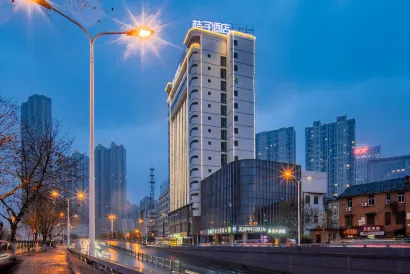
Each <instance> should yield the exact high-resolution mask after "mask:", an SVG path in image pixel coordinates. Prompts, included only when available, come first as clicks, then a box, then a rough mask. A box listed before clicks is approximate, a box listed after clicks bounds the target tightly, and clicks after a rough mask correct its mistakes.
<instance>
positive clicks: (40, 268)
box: [13, 246, 71, 274]
mask: <svg viewBox="0 0 410 274" xmlns="http://www.w3.org/2000/svg"><path fill="white" fill-rule="evenodd" d="M66 250H67V249H66V247H65V246H58V247H57V248H51V249H50V250H49V251H45V252H38V253H36V254H35V255H31V256H29V255H27V254H24V255H20V256H18V257H17V259H18V260H19V261H21V263H20V264H18V265H17V266H16V269H15V271H13V273H16V274H27V273H41V274H55V273H58V274H65V273H67V274H68V273H71V271H70V268H69V266H68V264H67V261H66Z"/></svg>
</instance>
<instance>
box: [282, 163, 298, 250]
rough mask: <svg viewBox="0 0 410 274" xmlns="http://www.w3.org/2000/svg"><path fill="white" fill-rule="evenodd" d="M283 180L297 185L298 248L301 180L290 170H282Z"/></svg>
mask: <svg viewBox="0 0 410 274" xmlns="http://www.w3.org/2000/svg"><path fill="white" fill-rule="evenodd" d="M282 176H283V178H285V179H287V180H294V181H296V183H297V184H298V246H299V247H300V184H301V180H298V178H296V177H295V175H294V174H293V172H292V171H291V170H284V171H283V172H282Z"/></svg>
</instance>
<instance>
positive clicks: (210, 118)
mask: <svg viewBox="0 0 410 274" xmlns="http://www.w3.org/2000/svg"><path fill="white" fill-rule="evenodd" d="M193 104H196V105H197V104H198V103H192V104H191V106H192V105H193ZM190 110H191V109H190ZM195 117H198V115H192V116H191V120H192V118H195ZM211 120H212V117H211V116H208V121H211ZM233 120H234V121H235V122H238V121H239V118H238V116H237V115H235V116H234V117H233ZM221 127H222V128H226V118H224V117H221Z"/></svg>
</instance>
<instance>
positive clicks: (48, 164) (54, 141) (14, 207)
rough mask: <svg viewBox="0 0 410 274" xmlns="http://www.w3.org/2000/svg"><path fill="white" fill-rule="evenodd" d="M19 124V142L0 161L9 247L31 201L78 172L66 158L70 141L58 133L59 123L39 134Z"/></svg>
mask: <svg viewBox="0 0 410 274" xmlns="http://www.w3.org/2000/svg"><path fill="white" fill-rule="evenodd" d="M21 126H22V134H21V137H22V138H21V142H17V143H15V144H14V146H13V147H12V148H11V149H10V150H11V151H12V152H13V153H9V154H8V155H5V156H6V157H5V160H3V161H2V162H1V163H0V165H1V166H0V188H1V189H2V190H3V193H2V194H1V195H0V203H1V205H2V206H3V207H4V209H5V212H3V213H0V215H1V216H2V217H3V218H4V219H6V220H7V221H8V222H9V224H10V229H11V241H12V246H13V250H14V245H15V242H16V232H17V228H18V225H19V223H20V222H21V221H22V218H23V216H24V214H25V213H26V212H27V211H28V210H29V209H30V206H32V204H33V203H34V202H35V200H36V199H37V198H38V197H40V196H44V197H46V196H47V195H49V193H50V192H51V190H53V189H56V188H57V189H60V190H62V189H66V188H67V185H68V184H70V183H72V182H74V181H76V179H75V178H74V177H75V176H76V174H78V172H77V171H76V169H77V162H76V161H75V159H73V158H72V157H67V155H69V154H70V150H71V145H72V140H71V139H68V138H67V136H66V135H63V134H61V127H60V124H59V122H54V123H53V124H52V125H51V127H50V129H49V130H48V131H47V132H46V133H45V134H44V135H42V136H38V134H37V133H36V132H35V131H33V130H31V129H30V128H28V127H25V125H23V124H22V125H21Z"/></svg>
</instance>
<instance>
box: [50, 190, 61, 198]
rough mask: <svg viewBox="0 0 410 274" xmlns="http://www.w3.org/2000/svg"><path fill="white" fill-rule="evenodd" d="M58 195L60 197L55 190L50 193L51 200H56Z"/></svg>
mask: <svg viewBox="0 0 410 274" xmlns="http://www.w3.org/2000/svg"><path fill="white" fill-rule="evenodd" d="M59 195H60V193H58V191H57V190H53V191H51V196H52V197H53V198H57V197H58V196H59Z"/></svg>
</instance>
